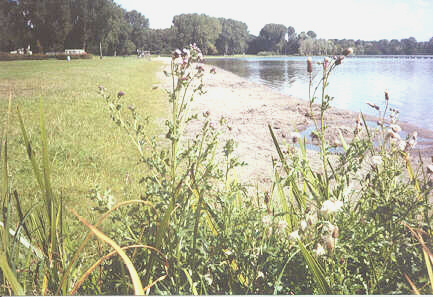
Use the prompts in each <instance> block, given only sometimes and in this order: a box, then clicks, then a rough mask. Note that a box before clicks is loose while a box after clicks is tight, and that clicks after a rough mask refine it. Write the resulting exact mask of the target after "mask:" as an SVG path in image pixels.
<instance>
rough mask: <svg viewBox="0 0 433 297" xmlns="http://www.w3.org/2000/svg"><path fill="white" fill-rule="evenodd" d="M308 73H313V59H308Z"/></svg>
mask: <svg viewBox="0 0 433 297" xmlns="http://www.w3.org/2000/svg"><path fill="white" fill-rule="evenodd" d="M307 72H308V73H312V72H313V58H311V57H308V58H307Z"/></svg>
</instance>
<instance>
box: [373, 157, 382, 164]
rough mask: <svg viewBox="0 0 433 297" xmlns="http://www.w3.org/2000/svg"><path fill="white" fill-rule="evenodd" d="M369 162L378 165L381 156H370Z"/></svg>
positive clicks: (380, 161) (380, 162)
mask: <svg viewBox="0 0 433 297" xmlns="http://www.w3.org/2000/svg"><path fill="white" fill-rule="evenodd" d="M371 163H372V165H373V166H380V165H381V164H382V157H381V156H373V157H371Z"/></svg>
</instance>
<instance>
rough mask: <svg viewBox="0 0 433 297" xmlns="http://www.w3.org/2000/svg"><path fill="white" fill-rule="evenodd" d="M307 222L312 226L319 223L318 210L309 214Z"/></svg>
mask: <svg viewBox="0 0 433 297" xmlns="http://www.w3.org/2000/svg"><path fill="white" fill-rule="evenodd" d="M307 223H308V225H310V226H313V225H315V224H316V223H317V213H316V212H314V213H313V214H308V215H307Z"/></svg>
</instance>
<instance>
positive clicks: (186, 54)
mask: <svg viewBox="0 0 433 297" xmlns="http://www.w3.org/2000/svg"><path fill="white" fill-rule="evenodd" d="M190 56H191V53H190V51H189V50H188V49H186V48H184V49H183V50H182V57H185V58H189V57H190Z"/></svg>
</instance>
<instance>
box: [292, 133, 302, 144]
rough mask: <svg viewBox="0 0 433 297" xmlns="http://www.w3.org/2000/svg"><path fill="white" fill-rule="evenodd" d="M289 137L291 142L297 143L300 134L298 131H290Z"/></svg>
mask: <svg viewBox="0 0 433 297" xmlns="http://www.w3.org/2000/svg"><path fill="white" fill-rule="evenodd" d="M290 138H291V139H292V142H293V143H297V142H298V139H299V138H301V134H299V133H298V132H292V133H291V134H290Z"/></svg>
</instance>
